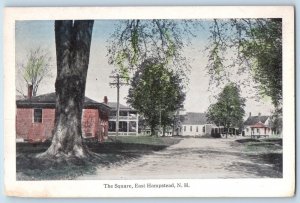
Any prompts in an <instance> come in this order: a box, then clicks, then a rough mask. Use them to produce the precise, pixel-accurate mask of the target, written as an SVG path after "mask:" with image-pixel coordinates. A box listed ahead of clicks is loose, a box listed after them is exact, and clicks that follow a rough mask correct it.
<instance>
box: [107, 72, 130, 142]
mask: <svg viewBox="0 0 300 203" xmlns="http://www.w3.org/2000/svg"><path fill="white" fill-rule="evenodd" d="M109 77H110V78H114V79H116V81H115V82H110V83H109V84H110V85H111V86H116V87H117V119H116V136H118V135H119V115H120V86H121V85H128V84H127V83H124V82H120V79H124V78H126V77H121V76H120V75H119V74H117V75H115V76H109Z"/></svg>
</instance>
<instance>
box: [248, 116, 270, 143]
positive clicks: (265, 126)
mask: <svg viewBox="0 0 300 203" xmlns="http://www.w3.org/2000/svg"><path fill="white" fill-rule="evenodd" d="M244 133H245V136H251V137H260V136H264V137H268V136H270V135H272V129H271V120H270V116H263V115H261V114H258V115H257V116H251V113H250V114H249V117H248V118H247V120H246V121H245V122H244Z"/></svg>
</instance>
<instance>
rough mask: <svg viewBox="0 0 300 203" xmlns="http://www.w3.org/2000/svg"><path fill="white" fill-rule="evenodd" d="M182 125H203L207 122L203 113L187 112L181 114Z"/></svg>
mask: <svg viewBox="0 0 300 203" xmlns="http://www.w3.org/2000/svg"><path fill="white" fill-rule="evenodd" d="M180 120H181V122H182V124H183V125H204V124H207V123H208V121H207V117H206V114H205V113H196V112H187V113H186V115H183V116H181V119H180Z"/></svg>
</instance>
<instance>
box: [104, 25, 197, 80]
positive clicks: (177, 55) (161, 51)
mask: <svg viewBox="0 0 300 203" xmlns="http://www.w3.org/2000/svg"><path fill="white" fill-rule="evenodd" d="M191 27H192V23H191V21H189V20H161V19H153V20H139V19H137V20H122V21H119V23H118V27H117V28H116V29H115V31H114V33H113V34H112V35H111V37H110V39H109V41H108V43H109V46H108V47H107V49H108V58H109V63H110V64H113V65H115V67H116V68H117V70H116V71H117V72H119V73H120V72H124V70H125V69H126V70H127V71H128V72H133V73H134V72H135V71H136V70H137V69H138V68H139V67H140V66H141V64H142V63H143V62H144V61H145V60H146V59H149V58H156V59H159V61H160V62H161V63H164V64H165V68H169V69H172V70H173V71H175V72H176V73H177V74H180V75H182V78H183V79H185V82H186V83H187V81H188V78H187V76H186V74H187V73H188V72H189V68H190V67H189V65H188V61H187V59H186V58H185V57H184V56H183V53H182V52H183V48H184V47H185V46H186V45H187V44H188V43H189V36H191V35H192V33H191V30H192V28H191Z"/></svg>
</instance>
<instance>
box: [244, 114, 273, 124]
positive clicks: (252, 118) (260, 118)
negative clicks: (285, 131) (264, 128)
mask: <svg viewBox="0 0 300 203" xmlns="http://www.w3.org/2000/svg"><path fill="white" fill-rule="evenodd" d="M268 118H269V116H249V117H248V118H247V120H246V121H245V122H244V125H255V124H256V123H259V122H261V123H265V122H266V120H267V119H268Z"/></svg>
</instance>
